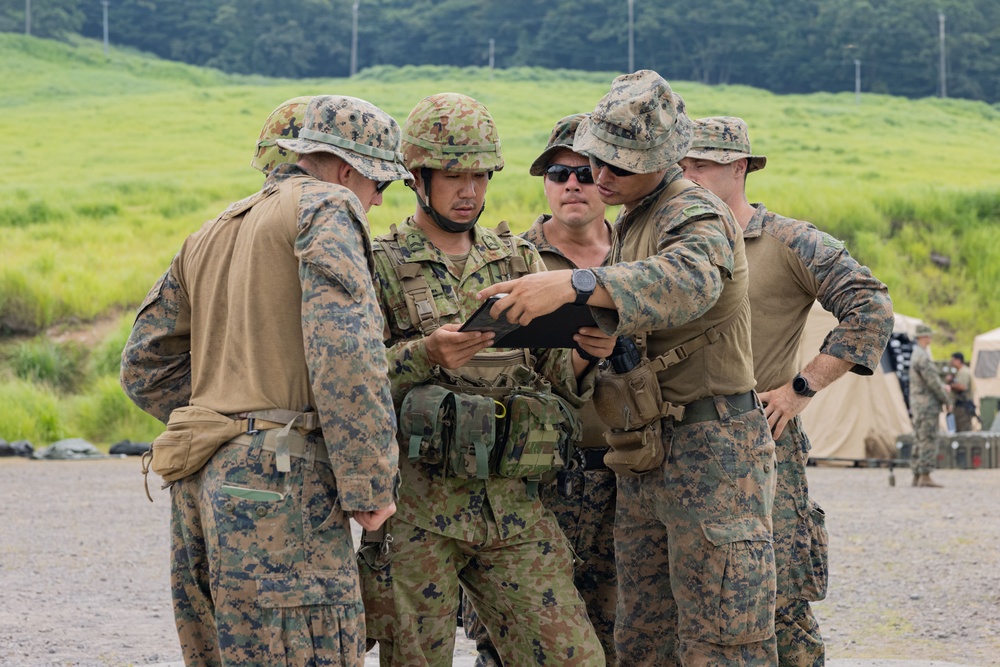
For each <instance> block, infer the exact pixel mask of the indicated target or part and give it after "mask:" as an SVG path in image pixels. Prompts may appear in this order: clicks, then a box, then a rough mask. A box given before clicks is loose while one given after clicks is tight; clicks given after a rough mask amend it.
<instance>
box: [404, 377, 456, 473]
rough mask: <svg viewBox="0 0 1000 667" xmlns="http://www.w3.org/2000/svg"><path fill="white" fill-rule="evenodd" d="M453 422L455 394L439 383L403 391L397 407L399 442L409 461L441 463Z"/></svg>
mask: <svg viewBox="0 0 1000 667" xmlns="http://www.w3.org/2000/svg"><path fill="white" fill-rule="evenodd" d="M454 423H455V398H454V395H453V394H452V393H451V392H450V391H449V390H447V389H445V388H444V387H440V386H438V385H433V384H422V385H419V386H417V387H414V388H413V389H411V390H410V391H409V393H407V394H406V398H404V399H403V405H402V407H401V408H400V410H399V433H400V436H401V437H400V439H399V444H400V446H401V447H405V448H406V454H407V457H409V459H410V460H411V461H414V462H416V461H423V462H424V463H428V464H431V465H437V464H440V463H441V462H442V461H443V460H444V456H445V452H446V451H448V444H449V441H450V440H451V437H452V432H453V429H452V428H451V427H452V426H453V425H454Z"/></svg>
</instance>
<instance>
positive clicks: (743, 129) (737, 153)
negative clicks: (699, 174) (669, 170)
mask: <svg viewBox="0 0 1000 667" xmlns="http://www.w3.org/2000/svg"><path fill="white" fill-rule="evenodd" d="M687 157H689V158H691V159H693V160H708V161H710V162H717V163H719V164H731V163H733V162H736V161H737V160H741V159H743V158H746V159H747V173H748V174H749V173H750V172H752V171H757V170H759V169H763V168H764V166H765V165H766V164H767V157H765V156H763V155H753V154H751V152H750V133H749V132H748V131H747V124H746V123H745V122H744V121H743V119H742V118H736V117H735V116H713V117H711V118H698V119H697V120H695V121H694V137H693V138H692V139H691V148H690V149H688V152H687Z"/></svg>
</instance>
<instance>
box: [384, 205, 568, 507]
mask: <svg viewBox="0 0 1000 667" xmlns="http://www.w3.org/2000/svg"><path fill="white" fill-rule="evenodd" d="M492 231H493V233H494V234H495V235H496V237H497V238H498V239H499V241H500V242H501V243H502V244H503V245H505V246H506V247H507V248H509V250H510V252H509V254H508V256H506V257H503V258H501V259H499V260H497V261H493V262H490V263H489V264H488V265H487V266H486V267H484V268H483V269H482V271H483V272H488V274H489V280H488V284H495V283H498V282H504V281H507V280H515V279H517V278H519V277H521V276H523V275H526V274H527V273H529V267H528V264H527V262H526V261H525V259H524V257H522V256H521V255H520V254H519V253H518V251H517V245H516V243H515V240H514V236H513V235H512V234H511V232H510V229H509V227H508V226H507V223H506V222H501V223H500V224H499V225H498V226H497V227H496V229H495V230H492ZM378 242H379V246H380V248H381V250H380V249H379V247H378V246H377V247H376V252H380V251H381V252H384V253H385V257H386V259H388V260H389V264H390V265H391V266H392V269H393V271H394V274H395V279H396V281H397V282H398V284H399V285H400V287H401V292H402V294H403V298H404V300H405V309H406V313H407V316H408V318H409V320H410V325H411V327H412V329H414V330H415V332H419V333H420V335H422V336H429V335H430V334H431V333H433V332H434V331H435V330H436V329H438V328H439V327H440V326H441V325H442V324H445V323H446V322H447V321H450V320H451V319H452V318H453V314H442V313H441V312H440V309H439V307H438V304H437V302H436V300H435V294H438V295H444V294H446V293H447V290H445V288H444V285H442V284H441V281H440V280H439V279H438V278H437V276H436V275H435V273H434V271H433V270H431V267H430V266H429V265H428V262H407V261H406V258H405V256H404V252H403V250H402V247H403V245H404V243H405V239H404V238H403V235H402V234H401V232H400V231H399V230H398V229H397V228H396V226H395V225H393V226H392V227H391V228H390V230H389V233H388V234H386V235H383V236H381V237H379V238H378ZM390 315H391V313H390ZM446 318H447V319H446ZM398 324H399V322H398V321H397V325H398ZM400 328H403V327H400ZM534 365H535V359H534V358H533V356H532V354H531V352H530V350H528V349H510V350H501V349H487V350H484V351H482V352H480V353H478V354H476V355H475V357H473V358H472V359H471V360H470V361H469V362H467V363H466V364H465V365H464V366H462V367H461V368H457V369H444V368H436V369H435V370H434V374H433V377H432V378H431V379H430V380H429V381H428V382H426V383H424V384H422V385H418V386H417V387H414V388H413V389H412V390H410V392H409V393H408V394H407V395H406V397H405V398H404V399H403V403H402V406H401V408H400V415H399V424H400V434H401V438H400V444H401V445H402V446H403V447H404V450H405V451H406V453H407V456H408V458H409V459H410V460H411V461H413V462H417V461H420V462H422V463H424V464H427V465H428V466H431V468H432V472H433V471H434V470H438V471H440V473H441V474H443V475H451V476H455V477H460V478H466V479H488V478H489V477H490V476H493V475H497V476H501V477H508V478H524V479H526V480H527V482H528V490H529V493H534V491H535V490H536V489H537V483H538V481H539V480H541V479H542V475H544V474H545V473H546V472H549V471H551V470H553V469H554V468H560V467H562V466H563V465H564V461H565V460H566V458H565V452H566V451H567V448H568V447H571V446H572V442H573V441H574V440H578V439H579V437H580V427H579V420H578V418H577V416H576V414H575V411H574V410H572V408H571V407H570V406H569V405H568V404H566V403H565V402H564V401H563V399H561V398H559V397H558V396H556V395H555V394H553V393H552V391H551V386H550V384H549V382H548V381H547V380H546V379H545V378H544V377H542V376H541V375H539V374H538V373H537V372H536V371H535V370H534Z"/></svg>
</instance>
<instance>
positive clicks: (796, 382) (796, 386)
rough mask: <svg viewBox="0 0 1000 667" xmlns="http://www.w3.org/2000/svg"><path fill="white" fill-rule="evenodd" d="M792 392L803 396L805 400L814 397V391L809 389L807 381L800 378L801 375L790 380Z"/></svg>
mask: <svg viewBox="0 0 1000 667" xmlns="http://www.w3.org/2000/svg"><path fill="white" fill-rule="evenodd" d="M792 391H794V392H795V393H796V394H798V395H799V396H805V397H806V398H811V397H813V396H815V395H816V391H815V390H814V389H811V388H810V387H809V380H807V379H805V378H804V377H802V374H801V373H800V374H798V375H796V376H795V377H794V378H793V379H792Z"/></svg>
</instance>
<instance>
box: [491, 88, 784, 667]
mask: <svg viewBox="0 0 1000 667" xmlns="http://www.w3.org/2000/svg"><path fill="white" fill-rule="evenodd" d="M690 141H691V121H690V119H689V118H688V117H687V115H686V114H685V113H684V103H683V101H682V100H681V99H680V97H679V96H678V95H676V94H675V93H674V92H673V91H672V90H671V89H670V86H669V85H668V84H667V82H666V81H664V80H663V78H662V77H660V76H659V75H658V74H657V73H656V72H653V71H651V70H641V71H639V72H635V73H633V74H629V75H625V76H621V77H618V78H616V79H615V80H614V82H613V83H612V86H611V91H610V92H609V93H608V94H607V95H605V96H604V97H603V98H602V99H601V101H600V102H599V103H598V105H597V107H596V108H595V109H594V111H593V113H592V114H591V116H590V118H589V119H587V120H585V121H584V122H583V123H582V124H581V125H580V128H579V129H578V130H577V134H576V139H575V141H574V143H573V150H574V151H576V152H578V153H582V154H585V155H587V156H589V158H590V163H591V168H592V169H593V172H594V177H595V180H596V182H597V189H598V192H599V193H600V196H601V199H602V200H603V201H604V203H606V204H609V205H616V204H621V205H622V211H621V213H620V214H619V217H618V220H617V221H616V223H615V238H614V242H613V246H612V251H611V253H612V257H611V259H612V262H613V263H611V264H610V265H609V266H604V267H597V268H594V269H591V272H592V273H593V274H594V276H595V277H596V282H597V285H596V287H594V289H593V292H592V293H591V294H590V296H589V299H588V300H587V303H588V304H589V305H590V306H591V310H592V311H593V313H594V315H595V317H596V319H597V322H598V324H600V325H601V328H602V329H604V331H606V332H608V333H613V334H616V335H618V336H630V337H635V338H636V339H637V346H638V347H639V349H640V350H644V355H643V356H644V358H645V359H646V361H644V362H643V363H641V364H640V365H638V366H637V367H636V368H634V369H633V370H632V371H629V373H628V374H627V375H625V376H624V378H625V379H626V380H628V382H627V383H624V382H623V383H621V384H619V385H617V386H618V388H619V390H621V391H622V392H625V391H627V390H625V389H624V387H623V386H622V385H626V386H628V387H629V388H631V390H632V393H631V394H630V393H619V394H617V395H618V396H621V397H622V400H620V401H613V400H609V398H608V396H605V395H604V393H603V389H602V383H604V382H605V378H604V377H603V376H602V378H601V379H600V380H598V391H597V394H596V395H595V404H596V405H597V407H598V410H599V411H600V414H601V417H602V419H603V420H604V421H605V422H606V423H607V424H608V425H609V426H611V427H612V428H611V430H610V431H609V432H608V434H607V436H606V437H607V438H608V442H609V444H610V445H611V446H612V450H611V451H610V452H609V453H608V455H607V456H606V457H605V462H606V463H607V464H608V465H609V466H611V467H612V468H614V469H615V471H616V472H617V473H618V510H617V515H616V517H615V550H616V559H617V568H618V613H617V618H616V625H615V647H616V650H617V653H618V660H619V662H620V663H621V664H623V665H658V666H659V665H677V664H682V665H735V664H741V665H774V664H777V652H776V648H775V640H774V599H775V572H774V552H773V548H772V545H771V503H772V500H773V497H774V483H775V479H774V474H775V473H774V464H775V460H774V442H773V440H772V439H771V434H770V432H769V429H768V426H767V419H766V418H765V416H764V412H763V410H762V408H761V406H760V402H759V401H758V400H757V397H756V395H755V394H754V392H753V386H754V378H753V361H752V358H751V356H750V304H749V301H748V299H747V284H748V275H747V264H746V257H745V253H744V247H743V237H742V235H741V234H740V230H739V225H738V224H737V223H736V221H735V220H734V219H733V217H732V214H731V213H730V212H729V209H728V207H726V205H725V204H724V203H722V202H721V201H720V200H719V199H718V198H717V197H716V196H715V195H713V194H712V193H710V192H708V191H707V190H705V189H703V188H701V187H699V186H697V185H695V184H694V183H691V182H690V181H686V180H684V179H683V178H682V175H681V170H680V168H679V167H678V166H677V161H678V160H680V159H681V158H682V157H684V155H685V154H686V153H687V149H688V146H689V144H690ZM588 282H589V281H587V280H586V279H584V278H582V277H581V276H580V275H579V273H578V272H572V273H571V272H569V271H550V272H548V273H545V274H540V275H531V276H525V277H523V278H521V279H519V280H517V281H513V282H507V283H502V284H500V285H494V286H493V287H491V288H487V289H485V290H483V291H482V292H481V293H480V296H481V297H483V298H485V297H487V296H489V295H491V294H493V293H498V292H507V293H508V294H509V296H507V297H505V298H502V299H500V300H499V301H498V302H497V303H496V304H494V306H493V308H492V313H493V315H494V317H496V316H499V315H501V313H503V312H504V309H509V310H507V311H506V314H505V315H504V317H507V318H508V319H509V320H510V321H512V322H513V321H517V322H520V323H521V324H526V323H528V322H530V321H531V320H532V319H534V318H535V317H538V316H540V315H543V314H545V313H548V312H551V311H552V310H553V309H554V308H556V307H558V306H559V305H561V304H562V303H566V302H569V301H574V300H576V299H577V298H578V295H579V293H580V292H584V293H585V292H586V291H587V287H589V285H588ZM633 374H634V375H633ZM611 379H613V378H611ZM632 380H635V382H634V383H633V382H632ZM610 386H615V385H613V384H612V385H610ZM653 392H655V394H652V393H653ZM650 394H652V395H650ZM611 395H615V394H609V396H611ZM616 403H623V404H624V405H625V406H627V407H628V410H623V407H622V406H620V405H616ZM650 403H653V405H652V406H650V405H649V404H650ZM643 406H645V407H643ZM650 407H652V408H653V409H650ZM633 408H636V409H639V408H643V409H639V411H638V412H633ZM616 410H617V411H618V412H617V413H616ZM636 415H646V416H645V417H642V418H639V419H637V418H636Z"/></svg>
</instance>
